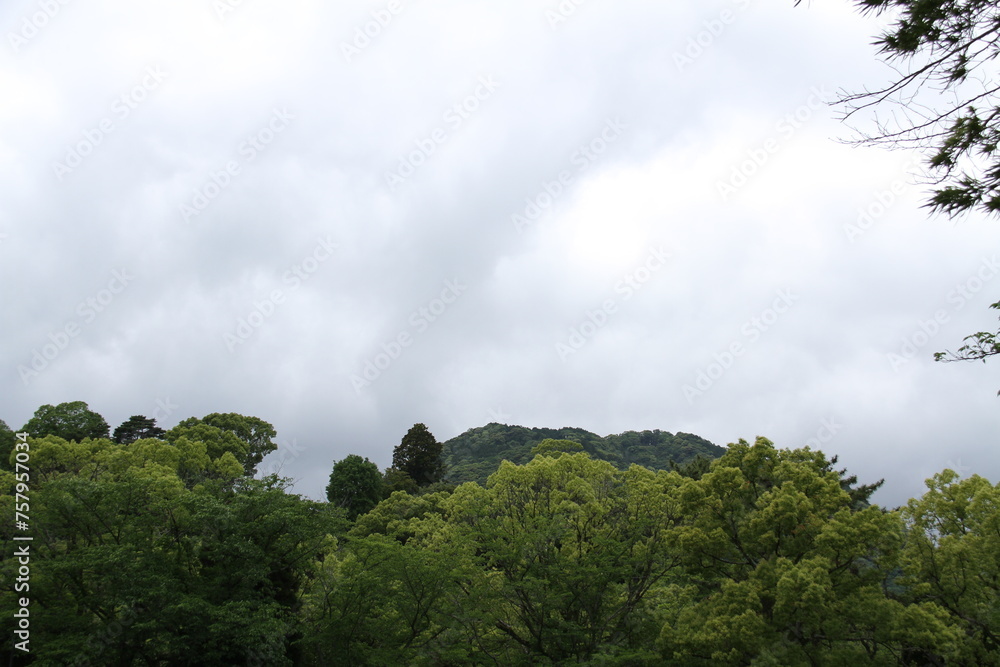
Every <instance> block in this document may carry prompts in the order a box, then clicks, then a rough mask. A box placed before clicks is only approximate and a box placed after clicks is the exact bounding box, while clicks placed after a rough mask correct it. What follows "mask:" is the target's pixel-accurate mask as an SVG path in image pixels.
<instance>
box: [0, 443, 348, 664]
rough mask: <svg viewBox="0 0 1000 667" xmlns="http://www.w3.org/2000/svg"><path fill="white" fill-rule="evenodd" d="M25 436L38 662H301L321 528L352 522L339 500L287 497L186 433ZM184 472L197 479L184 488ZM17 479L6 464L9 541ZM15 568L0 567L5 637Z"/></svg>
mask: <svg viewBox="0 0 1000 667" xmlns="http://www.w3.org/2000/svg"><path fill="white" fill-rule="evenodd" d="M206 428H211V427H206ZM29 444H30V451H31V454H32V470H31V472H32V483H33V489H32V496H31V505H32V514H31V517H32V531H33V534H34V537H35V540H34V542H32V545H31V548H32V560H31V568H32V578H31V591H30V592H31V599H32V611H31V614H32V616H31V630H32V645H31V647H32V654H33V656H34V658H35V660H36V662H37V664H51V665H76V664H101V665H105V664H106V665H136V664H149V665H167V664H170V665H192V666H194V665H206V666H207V665H229V664H234V665H235V664H241V665H245V664H268V665H291V664H295V663H296V662H297V656H296V654H295V650H294V648H293V641H294V639H296V637H297V622H296V619H295V610H296V609H297V608H298V591H299V590H300V589H301V587H302V586H303V585H304V583H305V576H306V575H307V574H308V573H309V572H310V571H311V569H312V562H313V560H314V559H315V557H316V555H317V554H318V553H321V552H322V547H323V545H324V544H326V542H327V541H328V537H327V536H328V535H335V534H338V533H340V532H341V531H342V529H343V528H344V525H343V523H342V519H340V518H338V516H337V514H336V513H335V512H334V511H333V508H330V507H329V506H328V505H326V504H325V503H315V502H312V501H307V500H303V499H301V498H299V497H298V496H294V495H291V494H288V493H287V492H286V483H285V482H283V481H282V480H278V479H277V478H273V477H272V478H268V479H265V480H255V479H249V478H246V477H244V476H243V469H242V466H240V465H239V464H238V463H237V462H236V460H235V458H234V457H233V455H232V453H231V452H228V451H225V452H222V455H221V456H220V457H219V458H218V459H215V460H212V459H209V457H208V456H207V454H206V453H205V452H206V451H207V447H206V445H205V444H204V443H202V442H197V441H190V440H188V439H187V438H186V437H181V438H179V440H178V442H177V443H176V444H171V443H168V442H165V441H162V440H155V439H145V440H138V441H136V442H134V443H132V444H131V445H130V446H128V447H123V446H120V445H117V444H115V443H113V442H111V441H110V440H106V439H99V440H93V439H88V440H84V441H82V442H68V441H66V440H63V439H61V438H58V437H56V436H46V437H44V438H31V439H30V440H29ZM184 471H189V472H192V474H194V473H197V472H200V473H201V474H200V477H201V479H202V480H203V481H202V482H201V483H199V484H197V485H194V486H191V485H189V484H187V483H186V480H185V479H184V478H182V473H183V472H184ZM220 476H225V477H226V478H225V479H224V480H220ZM12 481H13V475H12V473H9V472H6V471H0V513H2V516H0V518H2V519H3V522H4V523H3V526H0V537H2V538H4V539H5V540H7V541H9V540H10V539H11V528H10V527H11V526H12V525H13V516H12V512H13V507H14V502H13V498H11V497H10V496H9V495H7V494H8V493H9V489H11V484H10V482H12ZM222 481H225V482H226V483H219V482H222ZM17 567H18V562H17V559H10V558H8V559H5V560H3V561H2V562H0V581H3V582H4V583H3V584H2V585H0V617H2V618H3V619H7V620H4V621H0V629H2V630H3V631H4V632H6V633H8V636H10V632H11V628H10V623H11V620H12V619H13V608H14V607H15V600H16V595H17V592H16V591H15V590H14V589H13V582H14V578H15V576H16V575H15V573H16V570H17ZM8 645H9V642H8ZM3 657H4V658H5V660H4V662H7V660H6V658H7V656H6V655H4V656H3Z"/></svg>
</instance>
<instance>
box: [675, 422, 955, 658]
mask: <svg viewBox="0 0 1000 667" xmlns="http://www.w3.org/2000/svg"><path fill="white" fill-rule="evenodd" d="M848 479H850V478H848ZM844 481H845V479H844V476H843V471H841V472H837V471H834V470H833V469H832V462H831V461H828V460H827V459H826V458H825V457H824V456H823V454H822V453H821V452H817V451H811V450H809V449H808V448H806V449H798V450H778V449H776V448H775V447H774V445H773V444H772V443H771V442H770V441H768V440H766V439H765V438H758V439H757V440H756V442H755V443H754V444H753V445H750V444H748V443H747V442H745V441H742V440H741V441H740V442H738V443H736V444H733V445H730V447H729V451H728V452H727V453H726V454H725V455H723V456H722V457H721V458H720V459H719V460H717V461H715V462H713V464H712V466H711V469H710V471H709V472H707V473H705V474H704V475H703V476H702V477H701V479H698V480H695V479H689V480H687V482H686V483H685V485H684V487H683V490H682V492H681V502H682V513H683V515H684V517H685V519H684V521H683V522H682V523H681V524H680V525H679V526H678V527H677V539H678V545H679V553H680V554H681V555H682V556H683V566H684V569H685V571H686V573H687V575H688V576H687V577H686V578H685V580H682V581H680V582H678V583H677V585H676V586H675V587H674V589H673V590H672V591H671V596H670V597H671V599H672V601H671V602H670V603H669V605H668V606H667V607H666V608H665V609H666V610H667V619H666V622H665V623H664V626H663V629H662V632H661V634H660V639H659V642H660V646H661V649H662V650H663V654H664V657H665V658H667V659H671V660H676V661H679V663H682V664H686V665H749V664H755V665H757V664H760V665H831V666H833V665H846V664H856V665H884V664H900V662H901V660H902V656H903V655H904V654H908V655H914V654H918V653H922V654H925V655H932V654H933V655H937V654H950V653H952V652H953V650H954V648H955V645H956V639H957V635H956V633H955V632H954V629H953V628H951V627H950V625H949V623H948V622H947V618H946V614H945V613H944V610H943V609H941V608H940V607H937V606H935V605H933V604H907V603H904V602H901V601H899V600H896V599H893V598H892V597H890V596H889V595H888V594H887V593H886V591H887V589H888V587H889V582H890V579H891V576H892V574H893V573H894V572H896V568H897V566H898V564H899V553H900V545H901V540H902V532H903V526H902V520H901V519H900V517H899V516H898V515H897V514H894V513H890V512H886V511H884V510H882V509H881V508H879V507H875V506H865V507H860V508H859V504H858V503H856V498H855V497H852V495H851V493H849V491H848V490H846V489H845V488H844V484H843V483H844Z"/></svg>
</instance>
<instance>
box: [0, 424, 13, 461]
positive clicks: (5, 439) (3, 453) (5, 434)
mask: <svg viewBox="0 0 1000 667" xmlns="http://www.w3.org/2000/svg"><path fill="white" fill-rule="evenodd" d="M16 442H17V436H15V435H14V432H13V431H12V430H10V427H9V426H7V422H5V421H4V420H2V419H0V470H12V469H13V466H11V464H10V462H9V461H8V459H9V458H10V453H11V452H13V451H14V443H16Z"/></svg>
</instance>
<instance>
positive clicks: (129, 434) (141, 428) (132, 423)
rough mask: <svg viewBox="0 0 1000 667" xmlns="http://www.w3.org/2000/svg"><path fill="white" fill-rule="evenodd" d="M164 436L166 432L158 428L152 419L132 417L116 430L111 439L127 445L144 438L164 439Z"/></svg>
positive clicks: (138, 416) (139, 416)
mask: <svg viewBox="0 0 1000 667" xmlns="http://www.w3.org/2000/svg"><path fill="white" fill-rule="evenodd" d="M164 434H166V431H164V430H163V429H162V428H160V427H159V426H157V425H156V420H155V419H153V418H152V417H144V416H143V415H132V416H131V417H129V418H128V419H127V420H126V421H124V422H122V423H121V425H119V426H118V427H117V428H116V429H115V432H114V435H113V436H112V438H111V439H112V440H114V441H115V442H117V443H118V444H119V445H127V444H129V443H132V442H135V441H136V440H142V439H144V438H162V437H163V436H164Z"/></svg>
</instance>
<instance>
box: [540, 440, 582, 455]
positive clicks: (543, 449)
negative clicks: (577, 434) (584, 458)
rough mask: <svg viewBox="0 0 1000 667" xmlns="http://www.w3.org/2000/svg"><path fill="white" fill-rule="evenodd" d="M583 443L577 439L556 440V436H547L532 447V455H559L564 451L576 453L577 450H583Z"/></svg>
mask: <svg viewBox="0 0 1000 667" xmlns="http://www.w3.org/2000/svg"><path fill="white" fill-rule="evenodd" d="M582 451H583V445H581V444H580V443H579V442H576V441H575V440H556V439H555V438H545V440H542V441H541V442H540V443H538V444H537V445H535V446H534V447H532V448H531V455H532V456H533V457H534V456H538V455H539V454H544V455H546V456H558V455H559V454H562V453H567V454H574V453H576V452H582Z"/></svg>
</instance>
